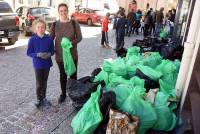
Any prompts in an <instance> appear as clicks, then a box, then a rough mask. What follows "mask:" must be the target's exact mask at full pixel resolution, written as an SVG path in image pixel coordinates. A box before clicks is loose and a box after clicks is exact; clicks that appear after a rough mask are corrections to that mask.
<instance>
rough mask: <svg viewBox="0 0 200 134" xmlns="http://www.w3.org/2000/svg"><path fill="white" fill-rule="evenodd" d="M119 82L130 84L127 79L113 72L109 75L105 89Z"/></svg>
mask: <svg viewBox="0 0 200 134" xmlns="http://www.w3.org/2000/svg"><path fill="white" fill-rule="evenodd" d="M120 84H131V83H130V81H129V80H126V79H124V78H123V77H122V76H118V75H116V74H115V73H111V74H110V75H109V83H108V85H107V86H106V88H107V89H109V88H114V87H116V86H118V85H120Z"/></svg>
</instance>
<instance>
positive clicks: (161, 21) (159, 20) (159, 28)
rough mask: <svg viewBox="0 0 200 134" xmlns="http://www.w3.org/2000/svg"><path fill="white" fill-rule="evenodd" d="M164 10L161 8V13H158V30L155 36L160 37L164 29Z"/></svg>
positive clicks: (156, 29)
mask: <svg viewBox="0 0 200 134" xmlns="http://www.w3.org/2000/svg"><path fill="white" fill-rule="evenodd" d="M163 11H164V8H163V7H161V8H160V11H158V12H157V13H156V28H155V36H159V33H160V30H161V29H162V27H163V19H164V13H163Z"/></svg>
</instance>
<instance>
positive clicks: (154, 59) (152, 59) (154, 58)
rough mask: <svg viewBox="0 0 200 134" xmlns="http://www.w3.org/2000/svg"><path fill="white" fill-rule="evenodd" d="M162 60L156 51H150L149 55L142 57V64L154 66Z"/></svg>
mask: <svg viewBox="0 0 200 134" xmlns="http://www.w3.org/2000/svg"><path fill="white" fill-rule="evenodd" d="M161 62H162V57H161V56H160V54H159V53H158V52H151V53H150V55H148V56H146V57H143V65H145V66H149V67H151V68H156V66H158V65H159V64H160V63H161Z"/></svg>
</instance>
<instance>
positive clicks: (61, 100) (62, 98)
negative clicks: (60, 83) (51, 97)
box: [58, 95, 66, 104]
mask: <svg viewBox="0 0 200 134" xmlns="http://www.w3.org/2000/svg"><path fill="white" fill-rule="evenodd" d="M65 100H66V95H60V98H59V99H58V103H60V104H61V103H63V102H64V101H65Z"/></svg>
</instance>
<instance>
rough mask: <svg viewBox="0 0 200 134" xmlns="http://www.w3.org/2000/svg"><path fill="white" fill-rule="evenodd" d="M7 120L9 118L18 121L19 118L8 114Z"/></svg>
mask: <svg viewBox="0 0 200 134" xmlns="http://www.w3.org/2000/svg"><path fill="white" fill-rule="evenodd" d="M6 119H7V120H9V121H10V122H16V121H18V120H19V118H17V117H15V116H12V115H11V116H8V118H6Z"/></svg>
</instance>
